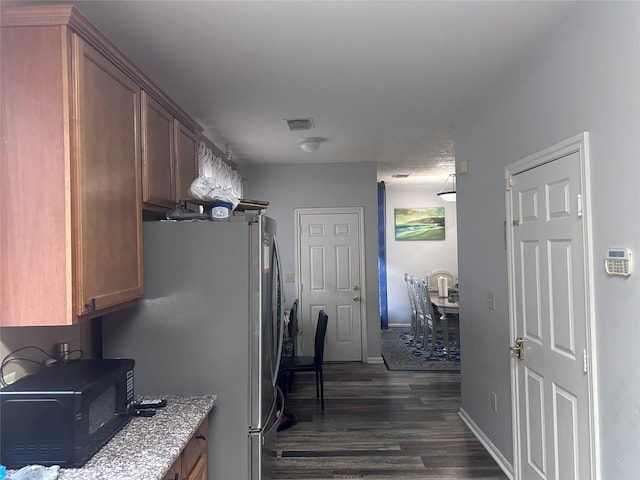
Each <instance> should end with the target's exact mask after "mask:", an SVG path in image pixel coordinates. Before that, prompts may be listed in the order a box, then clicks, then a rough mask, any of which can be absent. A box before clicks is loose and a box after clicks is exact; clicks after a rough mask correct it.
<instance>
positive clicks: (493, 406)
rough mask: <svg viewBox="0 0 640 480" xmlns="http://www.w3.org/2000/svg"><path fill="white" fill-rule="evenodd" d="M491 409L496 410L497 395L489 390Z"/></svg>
mask: <svg viewBox="0 0 640 480" xmlns="http://www.w3.org/2000/svg"><path fill="white" fill-rule="evenodd" d="M491 410H493V411H494V412H497V411H498V396H497V395H496V394H495V393H493V392H491Z"/></svg>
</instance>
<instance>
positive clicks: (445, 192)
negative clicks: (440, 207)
mask: <svg viewBox="0 0 640 480" xmlns="http://www.w3.org/2000/svg"><path fill="white" fill-rule="evenodd" d="M437 195H438V196H439V197H440V198H441V199H443V200H445V201H447V202H455V201H456V174H455V173H451V174H449V176H448V177H447V179H446V180H445V181H444V183H443V184H442V187H440V191H439V192H438V193H437Z"/></svg>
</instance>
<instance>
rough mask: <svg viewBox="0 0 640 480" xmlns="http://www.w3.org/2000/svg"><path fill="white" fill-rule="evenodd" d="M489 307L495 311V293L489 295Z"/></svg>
mask: <svg viewBox="0 0 640 480" xmlns="http://www.w3.org/2000/svg"><path fill="white" fill-rule="evenodd" d="M487 307H488V308H489V310H491V311H495V309H496V297H495V295H494V294H493V293H490V294H489V295H487Z"/></svg>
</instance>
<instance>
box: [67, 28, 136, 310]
mask: <svg viewBox="0 0 640 480" xmlns="http://www.w3.org/2000/svg"><path fill="white" fill-rule="evenodd" d="M73 40H74V44H73V47H74V53H75V62H74V63H73V64H74V86H75V91H76V92H77V96H76V97H75V98H74V100H75V111H76V124H75V129H74V130H75V131H76V132H77V133H78V134H79V135H78V137H77V138H76V139H75V140H76V142H75V146H76V149H77V155H76V158H77V161H76V162H74V167H75V171H76V174H75V178H76V182H75V184H74V189H75V191H74V198H75V199H76V201H75V202H74V203H73V205H74V206H75V209H74V210H75V217H76V237H75V242H76V245H77V246H78V247H77V252H78V254H79V255H78V258H77V259H76V263H75V265H76V269H75V270H76V276H75V278H76V282H75V287H76V291H77V295H76V298H77V302H78V303H77V305H76V308H77V310H76V315H84V314H85V313H89V314H92V313H93V312H94V311H99V310H104V309H105V308H109V307H113V306H115V305H120V304H122V303H124V302H126V301H129V300H135V299H137V298H140V297H141V296H142V293H143V291H142V286H143V284H142V218H141V217H142V214H141V207H140V169H139V165H140V138H139V134H138V132H139V122H140V87H139V86H138V85H137V84H136V83H135V82H134V81H133V80H132V79H131V78H129V77H128V76H126V75H125V74H124V73H123V72H122V71H121V70H119V69H118V68H117V67H116V66H114V65H113V64H112V63H110V62H109V61H108V60H106V59H105V58H104V57H103V56H102V55H101V54H100V53H98V52H97V51H96V50H95V49H93V48H92V47H90V46H89V45H88V44H87V43H86V42H85V41H83V40H82V39H80V38H79V37H78V36H77V35H74V36H73Z"/></svg>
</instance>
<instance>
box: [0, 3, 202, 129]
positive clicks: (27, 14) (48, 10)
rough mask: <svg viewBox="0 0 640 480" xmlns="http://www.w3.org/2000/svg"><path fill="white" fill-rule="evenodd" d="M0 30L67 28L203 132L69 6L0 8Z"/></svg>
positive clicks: (78, 11) (184, 121) (189, 124)
mask: <svg viewBox="0 0 640 480" xmlns="http://www.w3.org/2000/svg"><path fill="white" fill-rule="evenodd" d="M0 14H1V25H2V27H5V26H11V27H24V26H51V25H68V26H69V27H71V28H72V29H73V30H74V31H75V32H76V33H78V34H79V35H80V36H81V37H82V38H83V39H84V40H86V41H87V42H88V43H89V44H90V45H91V46H92V47H94V48H95V49H96V50H98V51H99V52H100V53H102V55H104V56H105V57H107V58H108V59H109V60H110V61H111V62H112V63H114V64H115V65H116V66H117V67H119V68H120V69H121V70H123V71H124V72H125V73H127V75H129V76H130V77H131V78H132V79H134V80H135V81H136V82H137V83H138V84H139V85H140V87H141V88H142V89H143V90H145V91H147V92H149V94H150V95H151V96H152V97H154V98H155V99H156V100H157V101H158V102H160V103H161V104H163V105H164V106H165V108H167V109H169V110H170V111H171V112H172V113H173V114H174V115H175V117H176V118H179V119H180V121H181V122H183V123H184V124H185V125H188V126H189V128H191V129H192V130H195V131H197V132H202V131H203V128H202V127H201V126H200V124H198V122H196V121H195V120H194V119H193V118H191V116H189V114H187V113H186V112H185V111H184V110H183V109H182V108H180V106H179V105H177V104H176V103H175V102H173V100H171V98H169V97H168V96H167V95H166V94H165V93H164V92H163V91H162V90H161V89H160V88H159V87H158V86H157V85H156V84H155V83H154V82H153V81H152V80H151V79H150V78H149V77H148V76H147V75H146V74H145V73H144V72H142V71H141V70H140V69H139V68H138V67H137V66H136V65H135V64H133V63H132V62H131V60H129V58H127V56H126V55H125V54H124V53H123V52H122V51H121V50H120V49H119V48H118V47H117V46H116V45H115V44H114V43H113V42H112V41H111V40H109V39H108V38H107V37H106V36H105V35H104V34H103V33H102V32H101V31H100V30H99V29H98V28H97V27H96V26H95V25H93V24H92V23H91V21H90V20H89V19H88V18H87V17H86V16H85V15H84V13H82V11H81V10H79V9H78V8H77V7H75V6H73V5H65V4H60V5H26V6H10V7H4V8H0Z"/></svg>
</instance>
